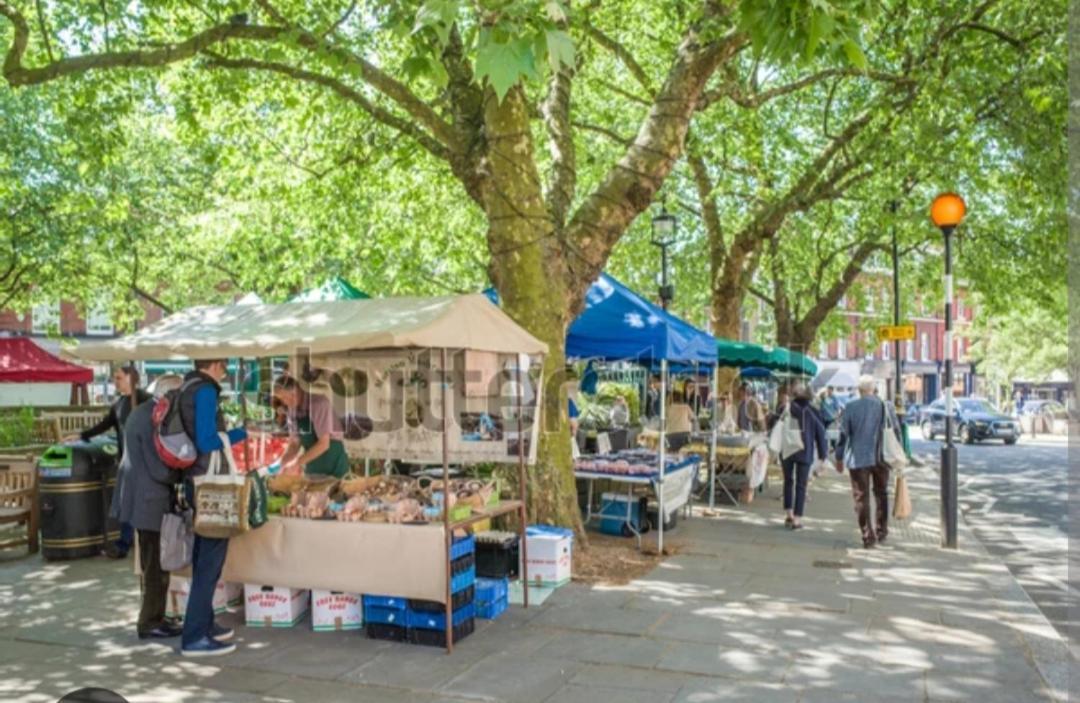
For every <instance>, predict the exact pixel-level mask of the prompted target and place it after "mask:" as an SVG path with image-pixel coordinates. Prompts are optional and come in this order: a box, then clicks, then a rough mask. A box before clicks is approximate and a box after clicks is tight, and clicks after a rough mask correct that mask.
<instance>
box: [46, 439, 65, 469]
mask: <svg viewBox="0 0 1080 703" xmlns="http://www.w3.org/2000/svg"><path fill="white" fill-rule="evenodd" d="M38 466H43V467H46V468H50V469H69V468H71V447H70V446H68V445H65V444H54V445H53V446H51V447H49V448H48V449H47V450H45V453H44V454H42V455H41V459H39V460H38Z"/></svg>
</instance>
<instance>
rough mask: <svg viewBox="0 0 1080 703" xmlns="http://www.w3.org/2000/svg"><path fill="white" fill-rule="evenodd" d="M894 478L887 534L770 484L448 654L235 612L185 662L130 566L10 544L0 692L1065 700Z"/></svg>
mask: <svg viewBox="0 0 1080 703" xmlns="http://www.w3.org/2000/svg"><path fill="white" fill-rule="evenodd" d="M912 473H913V476H912V483H913V489H914V492H915V494H916V496H915V498H916V500H915V508H916V511H917V514H916V517H915V518H913V519H912V520H911V521H909V523H908V524H906V525H903V526H897V527H896V529H895V530H894V532H893V536H892V539H891V540H890V541H891V543H892V544H891V545H890V546H888V547H886V548H883V549H875V550H863V549H860V548H857V545H858V535H857V532H856V530H855V527H854V517H853V514H852V510H851V502H850V497H849V494H848V483H847V477H846V476H837V475H835V474H830V475H829V476H826V477H823V478H821V479H818V480H817V481H816V482H815V483H814V485H813V487H812V493H811V500H810V503H809V506H808V519H807V529H805V530H802V531H800V532H794V533H793V532H788V531H787V530H785V529H784V528H783V526H782V519H783V516H782V514H781V512H780V506H779V503H778V501H777V499H776V495H777V493H778V490H779V487H778V485H777V483H776V482H775V481H774V482H773V485H772V487H771V488H770V489H769V490H768V491H766V493H765V494H763V495H760V496H759V497H758V499H757V500H755V501H754V502H753V503H752V504H751V505H749V506H738V507H724V508H720V509H719V510H718V511H717V512H718V516H716V517H712V518H707V517H695V518H694V519H691V520H687V521H682V522H681V523H680V527H679V528H678V530H677V531H675V532H673V533H671V535H670V537H671V538H672V539H673V540H674V541H675V542H676V544H678V546H679V553H678V554H677V555H675V556H673V557H671V558H669V559H667V560H666V561H665V562H664V563H662V564H661V565H660V566H659V567H657V568H656V569H655V570H654V571H653V572H652V573H651V574H649V575H648V576H647V577H646V578H643V579H641V580H639V581H635V582H633V583H631V584H629V585H626V586H620V587H587V586H584V585H581V584H573V585H571V586H567V587H564V588H562V589H559V590H558V591H557V592H556V594H555V595H554V596H552V597H551V598H550V599H549V600H548V602H547V603H545V604H544V606H542V607H539V608H530V609H529V610H528V611H525V610H523V609H522V608H520V607H512V608H511V610H510V611H509V613H508V614H507V615H506V616H504V617H503V618H502V619H500V620H498V621H496V622H494V623H486V624H484V625H483V626H482V627H480V628H478V630H477V632H476V633H475V634H474V635H472V636H471V637H469V638H467V639H465V640H463V641H462V642H461V643H460V644H459V645H458V647H457V648H456V649H455V652H454V654H453V655H451V656H447V655H445V654H444V653H443V652H442V651H441V650H436V649H431V648H423V647H418V646H410V645H401V644H391V643H384V642H374V641H371V640H367V639H365V638H364V637H363V636H362V635H361V634H359V633H315V632H311V631H310V629H309V628H308V627H306V626H301V627H298V628H295V629H292V630H270V631H268V630H255V629H248V628H244V627H240V628H239V629H238V631H237V640H238V642H239V644H240V651H238V652H237V653H236V654H234V655H231V656H228V657H223V658H219V659H216V660H209V661H207V660H202V661H198V662H196V661H191V660H184V659H181V658H180V657H178V656H176V655H175V654H174V652H173V650H172V649H171V648H170V647H168V646H166V645H162V644H150V643H143V642H139V641H138V640H137V639H136V638H135V637H134V631H133V622H134V617H135V611H136V601H137V595H138V589H137V586H136V583H135V580H134V577H133V576H132V575H131V573H130V564H117V563H115V562H110V561H106V560H101V559H94V560H83V561H77V562H72V563H56V564H44V563H43V562H42V561H41V560H40V559H38V558H25V557H24V558H19V559H14V560H12V559H9V560H7V561H3V562H0V700H4V701H49V702H52V701H56V700H57V699H58V698H59V697H60V696H61V695H62V694H63V693H65V692H68V691H71V690H73V689H76V688H80V687H83V686H91V685H95V686H103V687H107V688H111V689H113V690H117V691H119V692H120V693H122V694H123V695H125V696H126V697H127V698H128V699H129V700H131V701H133V702H134V701H142V702H146V703H149V702H151V701H153V702H169V703H171V702H174V701H200V702H201V701H235V702H236V703H244V702H247V701H262V702H266V703H269V702H287V701H297V702H300V701H304V702H308V701H320V702H328V703H332V702H334V701H357V702H360V703H363V702H364V701H379V702H382V703H399V702H406V701H416V702H421V703H437V702H441V701H446V702H450V701H512V702H515V703H541V702H543V703H574V702H578V701H580V702H586V703H599V702H600V701H620V702H622V703H636V702H638V701H641V702H642V703H664V702H673V701H685V702H690V703H711V702H713V701H717V702H718V701H754V702H755V703H768V702H769V701H803V702H806V703H811V702H814V701H823V702H824V701H828V702H833V701H860V702H866V703H873V702H875V701H880V702H886V701H889V702H892V701H896V702H897V703H910V702H913V701H978V702H979V703H995V702H997V701H1000V702H1002V703H1025V702H1027V701H1052V700H1055V698H1056V699H1058V700H1064V697H1063V694H1061V693H1060V691H1059V692H1057V693H1055V690H1054V689H1055V686H1056V687H1058V688H1060V689H1063V688H1064V686H1063V685H1062V684H1061V683H1060V681H1062V680H1063V678H1062V677H1063V676H1065V675H1066V674H1067V668H1066V661H1065V660H1064V659H1061V658H1058V659H1054V657H1060V656H1061V649H1059V648H1057V647H1056V646H1055V640H1056V642H1057V644H1058V645H1060V640H1059V639H1056V633H1055V632H1054V630H1053V629H1052V628H1050V627H1049V625H1048V624H1047V622H1046V620H1045V619H1044V618H1043V617H1042V616H1041V615H1040V614H1039V612H1038V611H1037V610H1036V609H1035V608H1034V606H1033V605H1031V603H1030V601H1029V600H1027V599H1026V596H1025V595H1024V594H1023V591H1022V590H1019V589H1018V587H1016V584H1015V582H1014V581H1013V579H1012V577H1011V576H1010V575H1009V572H1008V570H1007V569H1005V568H1004V566H1002V565H1001V564H1000V563H999V562H996V561H995V560H993V559H992V558H990V557H989V556H988V554H987V553H986V551H985V550H983V549H982V548H981V546H980V545H978V543H977V542H976V541H975V540H974V539H973V538H972V537H971V535H970V532H969V531H968V530H967V529H966V527H965V528H964V531H963V532H962V533H961V539H962V543H961V544H962V546H961V549H960V550H958V551H956V552H944V551H943V550H941V549H939V548H938V546H937V542H938V535H937V531H936V523H937V510H938V508H937V503H936V500H935V499H934V490H933V489H934V486H935V483H934V482H935V477H934V474H933V473H932V471H931V470H930V469H916V470H913V472H912ZM1018 591H1019V592H1018ZM229 617H232V618H235V616H229ZM1040 667H1041V669H1040ZM1041 672H1042V673H1041ZM1048 680H1050V681H1052V682H1053V683H1054V685H1049V684H1048V683H1047V681H1048Z"/></svg>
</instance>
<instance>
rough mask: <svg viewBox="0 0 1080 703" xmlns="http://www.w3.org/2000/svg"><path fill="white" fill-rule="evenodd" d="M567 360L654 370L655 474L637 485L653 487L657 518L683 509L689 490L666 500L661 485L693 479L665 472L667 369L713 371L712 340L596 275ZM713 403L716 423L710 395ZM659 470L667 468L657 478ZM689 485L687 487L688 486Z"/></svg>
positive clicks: (586, 474)
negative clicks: (656, 367) (657, 400)
mask: <svg viewBox="0 0 1080 703" xmlns="http://www.w3.org/2000/svg"><path fill="white" fill-rule="evenodd" d="M566 355H567V358H571V359H581V360H586V359H594V360H598V361H606V362H614V361H629V362H634V363H638V364H642V365H644V366H646V367H647V368H650V367H652V366H653V365H654V364H658V365H659V371H660V397H661V399H664V400H663V402H661V403H660V424H659V428H658V432H659V439H658V442H657V457H656V462H655V464H656V467H657V469H656V470H655V474H653V475H650V476H649V477H647V478H644V479H643V480H642V481H640V482H643V483H646V484H649V485H651V486H653V488H654V490H655V492H656V497H657V504H658V512H659V514H660V515H663V516H666V515H669V514H671V513H673V512H674V510H676V509H677V508H678V507H679V506H680V505H681V503H678V501H679V500H681V501H682V503H685V502H686V500H688V499H689V485H688V487H687V490H686V491H685V492H684V491H682V490H680V491H678V493H677V494H675V495H672V496H667V495H665V493H666V490H667V487H666V484H668V483H669V482H673V481H676V480H680V479H678V478H675V477H676V476H681V475H683V474H691V477H692V470H691V471H685V472H682V474H680V472H678V471H673V470H672V469H671V467H670V466H669V463H670V462H669V456H668V449H667V441H666V439H667V432H668V427H667V420H668V418H667V403H666V398H667V389H668V382H669V379H668V373H669V370H670V365H671V364H679V365H681V366H682V367H683V368H687V369H690V368H698V367H704V368H706V369H711V368H712V367H714V366H715V365H716V339H715V338H714V337H712V336H711V335H709V334H707V333H705V332H702V331H701V330H699V329H697V328H696V327H694V326H693V325H690V324H689V323H687V322H685V321H683V320H680V319H679V318H677V317H675V316H674V315H672V314H670V313H668V312H667V311H665V310H663V309H662V308H659V307H657V306H656V305H653V304H652V303H650V302H649V301H648V300H646V299H644V298H643V297H641V296H640V295H638V294H637V293H635V292H633V291H632V290H630V289H629V288H627V287H626V286H624V285H623V284H622V283H620V282H619V281H617V280H615V279H614V278H612V277H611V276H609V275H607V274H601V275H600V278H598V279H597V280H596V282H595V283H593V284H592V286H590V287H589V290H588V292H587V293H586V295H585V310H584V311H583V312H582V313H581V315H579V316H578V318H577V319H576V320H574V322H573V323H572V324H571V325H570V327H569V329H568V330H567V335H566ZM713 402H714V412H713V417H714V418H715V395H714V396H713ZM713 425H714V426H715V422H714V423H713ZM582 461H585V462H588V461H590V458H589V457H582V458H580V459H579V461H578V464H577V466H576V467H575V474H576V475H577V476H578V477H579V478H582V479H584V480H587V481H589V482H590V485H591V482H592V481H593V480H595V476H594V474H595V470H594V469H589V468H588V465H587V464H586V465H584V466H583V465H582V464H581V462H582ZM593 461H594V462H595V460H593ZM616 461H618V459H616ZM687 466H689V465H687ZM659 467H667V468H666V469H665V470H664V471H662V472H661V471H660V470H659ZM624 482H625V481H624ZM689 484H690V485H692V480H691V481H690V482H689ZM684 493H685V494H684ZM669 498H673V499H674V500H669ZM664 522H665V519H663V518H661V519H659V520H658V523H659V524H658V526H657V528H658V537H657V542H658V548H659V549H660V550H661V551H663V548H664Z"/></svg>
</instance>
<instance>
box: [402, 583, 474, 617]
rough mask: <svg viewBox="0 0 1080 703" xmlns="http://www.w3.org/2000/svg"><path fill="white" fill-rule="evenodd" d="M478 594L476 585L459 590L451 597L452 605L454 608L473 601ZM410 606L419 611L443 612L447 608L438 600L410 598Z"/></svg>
mask: <svg viewBox="0 0 1080 703" xmlns="http://www.w3.org/2000/svg"><path fill="white" fill-rule="evenodd" d="M475 595H476V588H475V586H469V587H468V588H466V589H464V590H462V591H458V592H457V593H455V594H454V595H453V596H452V597H451V599H450V600H451V604H450V607H451V609H453V610H457V609H458V608H460V607H462V606H464V605H468V604H469V603H472V602H473V600H474V597H475ZM409 608H410V609H411V610H415V611H416V612H418V613H441V612H444V611H445V610H446V604H445V603H440V602H439V601H437V600H412V599H410V600H409Z"/></svg>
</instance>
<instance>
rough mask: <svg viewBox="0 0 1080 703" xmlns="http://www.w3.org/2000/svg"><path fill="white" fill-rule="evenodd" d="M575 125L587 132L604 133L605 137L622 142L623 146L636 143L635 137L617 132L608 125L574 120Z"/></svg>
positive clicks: (617, 142) (618, 142)
mask: <svg viewBox="0 0 1080 703" xmlns="http://www.w3.org/2000/svg"><path fill="white" fill-rule="evenodd" d="M573 125H574V127H576V128H577V129H583V130H585V131H586V132H596V133H597V134H602V135H604V136H605V137H607V138H608V139H610V140H611V141H613V142H615V143H616V144H622V145H623V146H627V147H628V146H630V145H631V144H633V143H634V140H633V139H631V138H629V137H624V136H622V135H621V134H618V133H617V132H615V131H614V130H611V129H608V128H607V127H601V126H600V125H595V124H589V123H588V122H574V123H573Z"/></svg>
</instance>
